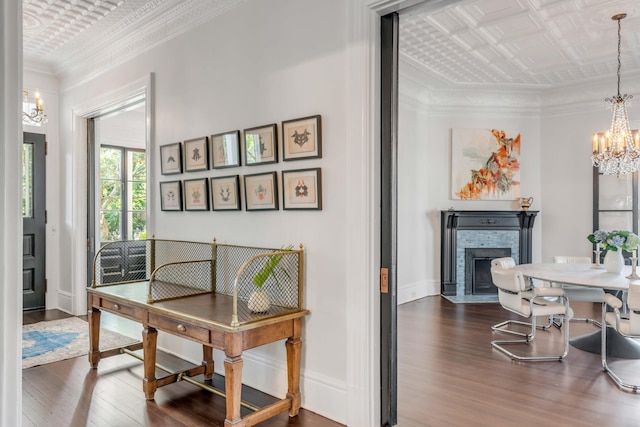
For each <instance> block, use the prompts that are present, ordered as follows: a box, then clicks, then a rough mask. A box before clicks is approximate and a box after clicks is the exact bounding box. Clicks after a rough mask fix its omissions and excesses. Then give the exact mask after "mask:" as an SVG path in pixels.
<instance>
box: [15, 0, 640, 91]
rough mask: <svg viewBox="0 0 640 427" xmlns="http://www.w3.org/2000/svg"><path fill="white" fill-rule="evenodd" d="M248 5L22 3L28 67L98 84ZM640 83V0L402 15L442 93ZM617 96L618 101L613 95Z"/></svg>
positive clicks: (196, 1) (489, 5)
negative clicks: (445, 89) (99, 76)
mask: <svg viewBox="0 0 640 427" xmlns="http://www.w3.org/2000/svg"><path fill="white" fill-rule="evenodd" d="M243 1H244V0H23V5H24V6H23V11H24V19H23V23H24V59H25V64H26V65H25V66H26V68H31V69H43V70H48V71H49V72H51V73H53V74H56V75H58V76H61V77H64V76H65V75H70V74H75V75H83V76H85V77H86V76H90V75H91V74H92V73H94V74H95V73H97V72H99V70H105V69H108V68H109V67H112V66H114V65H117V64H119V63H122V62H124V61H126V60H128V59H130V58H131V57H133V56H135V55H138V54H140V53H141V52H143V51H145V50H146V49H149V48H151V47H153V46H156V45H158V44H160V43H162V42H163V41H165V40H167V39H170V38H172V37H175V36H177V35H179V34H181V33H183V32H185V31H187V30H188V29H190V28H193V27H194V26H196V25H199V24H202V23H204V22H206V21H208V20H210V19H212V18H213V17H215V16H217V15H219V14H221V13H224V12H226V11H228V10H230V9H231V8H233V7H235V6H237V5H238V4H240V3H242V2H243ZM621 12H625V13H627V14H628V17H627V18H626V19H624V20H622V80H623V90H624V82H625V79H627V81H629V80H630V79H631V78H632V77H634V76H635V79H634V80H638V78H637V77H640V54H639V53H638V52H640V1H639V0H430V1H426V2H424V3H422V4H419V5H417V6H414V7H412V8H411V9H409V10H408V11H405V12H404V13H402V14H401V19H400V22H401V35H400V51H401V59H402V60H403V61H406V62H407V63H410V64H412V65H413V66H415V67H416V68H417V69H419V70H421V71H422V73H423V74H424V76H425V78H426V79H427V80H429V81H431V82H434V83H436V84H438V85H447V84H450V85H456V86H468V87H479V88H491V87H500V88H502V89H504V88H515V89H523V88H524V89H531V90H539V89H541V90H545V89H553V88H558V87H563V86H568V85H575V84H581V83H584V82H593V81H599V80H603V81H604V80H607V81H610V82H611V90H612V92H613V91H615V76H616V68H617V60H616V55H617V25H616V22H615V21H612V20H611V16H613V15H615V14H617V13H621ZM612 94H613V93H612Z"/></svg>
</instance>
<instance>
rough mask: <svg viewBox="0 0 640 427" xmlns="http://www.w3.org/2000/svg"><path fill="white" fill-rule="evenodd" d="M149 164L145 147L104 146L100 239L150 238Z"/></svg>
mask: <svg viewBox="0 0 640 427" xmlns="http://www.w3.org/2000/svg"><path fill="white" fill-rule="evenodd" d="M146 180H147V168H146V154H145V152H144V150H138V149H132V148H125V147H116V146H105V145H103V146H101V147H100V225H99V228H100V241H101V242H102V243H104V242H110V241H114V240H137V239H145V238H146V230H147V219H146V211H147V183H146Z"/></svg>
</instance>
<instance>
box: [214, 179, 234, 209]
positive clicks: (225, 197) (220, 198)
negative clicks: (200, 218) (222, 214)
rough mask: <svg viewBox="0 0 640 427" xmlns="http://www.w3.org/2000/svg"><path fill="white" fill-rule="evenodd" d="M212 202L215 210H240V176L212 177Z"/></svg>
mask: <svg viewBox="0 0 640 427" xmlns="http://www.w3.org/2000/svg"><path fill="white" fill-rule="evenodd" d="M211 204H212V205H213V210H214V211H238V210H240V177H239V176H238V175H233V176H220V177H215V178H211Z"/></svg>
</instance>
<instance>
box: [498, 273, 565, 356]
mask: <svg viewBox="0 0 640 427" xmlns="http://www.w3.org/2000/svg"><path fill="white" fill-rule="evenodd" d="M496 264H497V265H492V267H491V278H492V280H493V283H494V284H495V285H496V286H497V287H498V299H499V301H500V304H501V305H502V307H503V308H504V309H505V310H508V311H510V312H512V313H515V314H517V315H519V316H522V317H525V318H530V319H531V323H526V322H521V321H518V320H507V321H505V322H502V323H498V324H497V325H494V326H492V327H491V329H492V330H493V331H494V332H506V333H509V334H514V335H520V336H522V337H524V338H523V339H515V340H494V341H491V345H492V346H493V347H495V348H496V349H498V350H499V351H501V352H503V353H504V354H506V355H507V356H509V357H510V358H511V359H514V360H521V361H545V360H562V359H564V358H565V357H566V355H567V353H568V352H569V324H568V322H567V327H565V328H564V334H563V341H564V350H563V352H562V353H561V354H554V355H536V356H524V355H518V354H515V353H513V352H511V351H509V350H508V349H507V348H506V347H505V346H507V345H513V344H529V343H531V342H532V341H533V340H534V339H535V336H536V329H538V327H537V325H536V318H537V317H539V316H547V317H551V316H564V317H565V318H569V319H570V318H571V316H572V311H571V308H570V307H569V301H568V300H567V298H566V297H565V296H564V291H563V290H562V288H547V287H535V288H532V287H530V286H529V285H528V283H527V281H525V279H524V276H523V275H522V272H520V271H517V270H514V269H510V268H502V267H500V266H499V264H498V263H496ZM545 297H555V298H556V299H557V300H556V301H550V300H548V299H545ZM511 324H517V325H526V326H530V327H531V332H530V333H522V332H517V331H514V330H510V329H507V326H508V325H511ZM545 329H548V327H546V328H545Z"/></svg>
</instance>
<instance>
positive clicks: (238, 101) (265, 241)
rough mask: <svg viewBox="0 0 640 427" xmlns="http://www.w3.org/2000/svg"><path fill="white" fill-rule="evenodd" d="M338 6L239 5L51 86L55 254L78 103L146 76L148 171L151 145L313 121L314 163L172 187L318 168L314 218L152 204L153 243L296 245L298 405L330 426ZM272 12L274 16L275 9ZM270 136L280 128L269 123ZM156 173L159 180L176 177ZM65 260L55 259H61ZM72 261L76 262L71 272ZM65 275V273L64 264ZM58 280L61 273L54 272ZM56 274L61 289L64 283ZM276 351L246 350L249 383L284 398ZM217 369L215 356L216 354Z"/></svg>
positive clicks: (74, 210) (337, 398)
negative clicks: (150, 100) (58, 117)
mask: <svg viewBox="0 0 640 427" xmlns="http://www.w3.org/2000/svg"><path fill="white" fill-rule="evenodd" d="M345 8H346V6H345V4H344V2H342V1H340V0H331V1H325V2H314V1H296V2H291V1H285V0H279V1H271V2H268V3H267V2H259V1H252V2H245V3H243V4H242V5H241V6H239V7H237V8H235V9H233V10H231V11H229V12H227V13H226V14H224V15H223V16H221V17H218V18H216V19H215V20H214V21H212V22H210V23H207V24H205V25H202V26H200V27H198V28H195V29H193V30H192V31H190V32H188V33H186V34H184V35H182V36H180V37H178V38H176V39H173V40H171V41H169V42H167V43H165V44H163V45H161V46H160V47H157V48H154V49H152V50H150V51H148V52H146V53H144V54H142V55H141V56H139V57H137V58H135V59H133V60H131V61H130V62H128V63H126V64H123V65H121V66H118V67H116V68H115V69H113V70H111V71H108V72H106V73H105V74H103V75H101V76H100V77H98V78H96V79H94V80H92V81H90V82H88V83H85V84H80V85H78V86H74V85H75V81H62V82H61V88H62V89H61V111H62V112H63V114H62V117H63V120H62V123H61V138H60V139H61V141H64V142H63V143H62V144H61V150H62V153H61V155H60V170H65V171H68V172H67V173H65V174H64V175H63V176H61V177H60V179H61V188H63V189H64V190H63V192H67V194H68V196H67V198H66V199H65V200H63V201H62V204H63V207H62V211H63V216H64V217H65V218H70V219H71V221H70V222H68V223H65V225H64V226H65V233H64V236H63V238H62V239H61V243H60V244H61V246H65V245H70V246H72V245H73V244H74V242H76V241H77V240H74V236H76V235H77V234H78V233H79V232H81V230H79V228H81V227H82V221H81V217H82V212H81V210H82V205H83V203H82V200H80V199H78V198H81V197H83V194H84V193H83V192H82V191H78V190H82V188H81V186H78V185H76V182H77V181H78V180H82V179H85V177H82V175H81V173H82V163H83V161H84V160H83V154H82V150H81V147H74V146H70V144H69V141H71V140H72V137H71V136H72V134H73V132H74V129H73V126H74V124H73V121H72V120H71V111H72V110H73V109H74V107H76V106H78V105H81V104H83V103H85V102H86V100H87V99H93V98H98V97H100V96H101V95H102V94H104V93H108V92H110V91H113V90H116V89H117V88H119V87H122V86H125V85H127V84H128V83H129V82H130V81H132V80H135V79H138V78H140V77H141V76H144V75H146V74H148V73H154V79H155V84H154V86H155V87H154V92H155V105H154V109H155V127H154V129H153V131H154V134H155V135H156V137H155V140H154V141H153V142H152V146H151V147H150V150H149V155H150V156H152V160H153V162H154V166H155V167H154V170H156V171H157V170H159V154H158V147H159V146H160V145H163V144H168V143H173V142H176V141H184V140H186V139H190V138H194V137H199V136H204V135H211V134H213V133H219V132H223V131H229V130H234V129H244V128H249V127H253V126H258V125H263V124H268V123H278V125H279V123H280V122H281V121H282V120H287V119H292V118H297V117H304V116H308V115H312V114H321V115H322V125H323V129H322V137H323V158H322V159H312V160H304V161H295V162H286V163H285V162H280V163H277V164H274V165H262V166H253V167H246V166H244V167H241V168H237V169H233V170H229V169H227V170H224V171H208V172H198V173H189V174H184V175H182V176H181V177H180V178H182V179H190V178H197V177H209V176H223V175H228V174H231V173H238V174H240V175H245V174H250V173H258V172H268V171H277V172H278V175H280V173H279V172H280V171H281V170H283V169H284V170H289V169H299V168H307V167H321V168H322V174H323V182H322V186H323V210H322V211H308V212H304V211H302V212H298V211H282V210H280V211H274V212H246V211H241V212H182V213H175V212H162V211H160V206H159V201H158V198H157V197H155V198H154V201H153V203H152V205H151V206H150V209H151V210H152V212H153V214H154V215H155V224H156V226H155V229H154V230H153V232H155V234H156V236H158V237H162V238H179V239H193V240H198V241H203V240H204V241H210V240H212V239H213V238H214V237H215V238H217V239H218V241H219V242H230V243H237V244H250V245H258V246H267V247H280V246H281V245H282V244H288V243H294V244H298V243H303V244H304V245H305V248H306V288H305V296H306V306H307V308H309V309H310V310H311V313H312V314H311V315H310V316H309V317H308V318H307V319H306V321H305V329H304V335H303V341H304V343H305V345H304V349H303V354H302V359H303V360H302V384H301V388H302V392H303V406H304V407H305V408H308V409H310V410H312V411H315V412H318V413H320V414H323V415H326V416H329V417H330V418H332V419H335V420H337V421H340V422H345V421H346V419H347V399H346V395H347V386H346V379H347V372H346V368H345V366H346V356H345V352H344V351H343V350H342V349H344V348H346V345H347V336H346V329H345V324H346V323H347V316H346V311H347V308H348V302H347V301H346V300H345V295H346V287H347V286H348V283H346V281H345V278H346V277H347V268H348V266H347V264H346V261H345V259H346V258H347V254H346V252H345V247H346V246H347V245H346V237H345V236H347V231H348V228H349V227H348V224H347V219H348V218H349V216H348V215H347V212H346V206H347V200H346V196H345V194H346V191H345V182H346V181H347V177H348V170H349V169H348V167H349V166H348V165H347V162H346V158H347V157H346V156H345V146H346V145H347V144H349V141H347V140H346V139H345V135H346V133H347V132H346V129H347V123H346V115H347V114H346V108H347V104H348V102H347V101H348V100H347V97H346V91H347V88H346V82H347V77H346V76H347V73H346V71H347V63H346V61H347V56H346V44H347V34H346V30H347V20H346V13H345V12H346V10H345ZM274 11H277V13H276V12H274ZM278 127H279V126H278ZM175 178H176V177H175V176H169V177H165V176H162V175H159V174H157V173H156V174H155V175H154V176H153V177H152V180H151V187H150V189H149V190H150V191H151V192H157V191H158V182H159V181H163V180H172V179H175ZM61 262H62V263H64V260H61ZM81 264H82V263H81V262H78V265H81ZM63 268H64V267H63ZM65 271H66V270H65ZM74 274H75V273H74V272H73V271H69V272H66V273H63V274H62V275H63V276H64V277H61V281H62V282H64V281H65V280H66V279H68V280H69V281H70V282H72V281H73V279H74V277H73V275H74ZM160 345H161V346H162V347H165V348H168V349H170V350H171V351H174V352H177V353H179V354H181V355H183V356H186V357H187V358H190V359H192V360H194V361H198V360H200V358H201V355H200V350H199V346H197V345H194V344H193V343H190V342H186V341H182V340H178V339H175V338H173V337H169V336H164V335H163V336H162V337H161V338H160ZM284 357H285V352H284V345H283V343H277V344H274V345H270V346H265V347H263V348H260V349H256V350H255V351H251V352H248V353H247V354H246V357H245V362H246V363H245V375H244V376H243V379H244V380H245V382H246V383H247V384H248V385H251V386H255V387H258V388H259V389H262V390H265V391H267V392H269V393H272V394H275V395H279V396H282V395H284V393H285V392H286V386H285V384H286V371H285V362H284V360H285V359H284ZM216 362H217V366H218V368H222V358H221V355H220V354H217V352H216Z"/></svg>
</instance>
